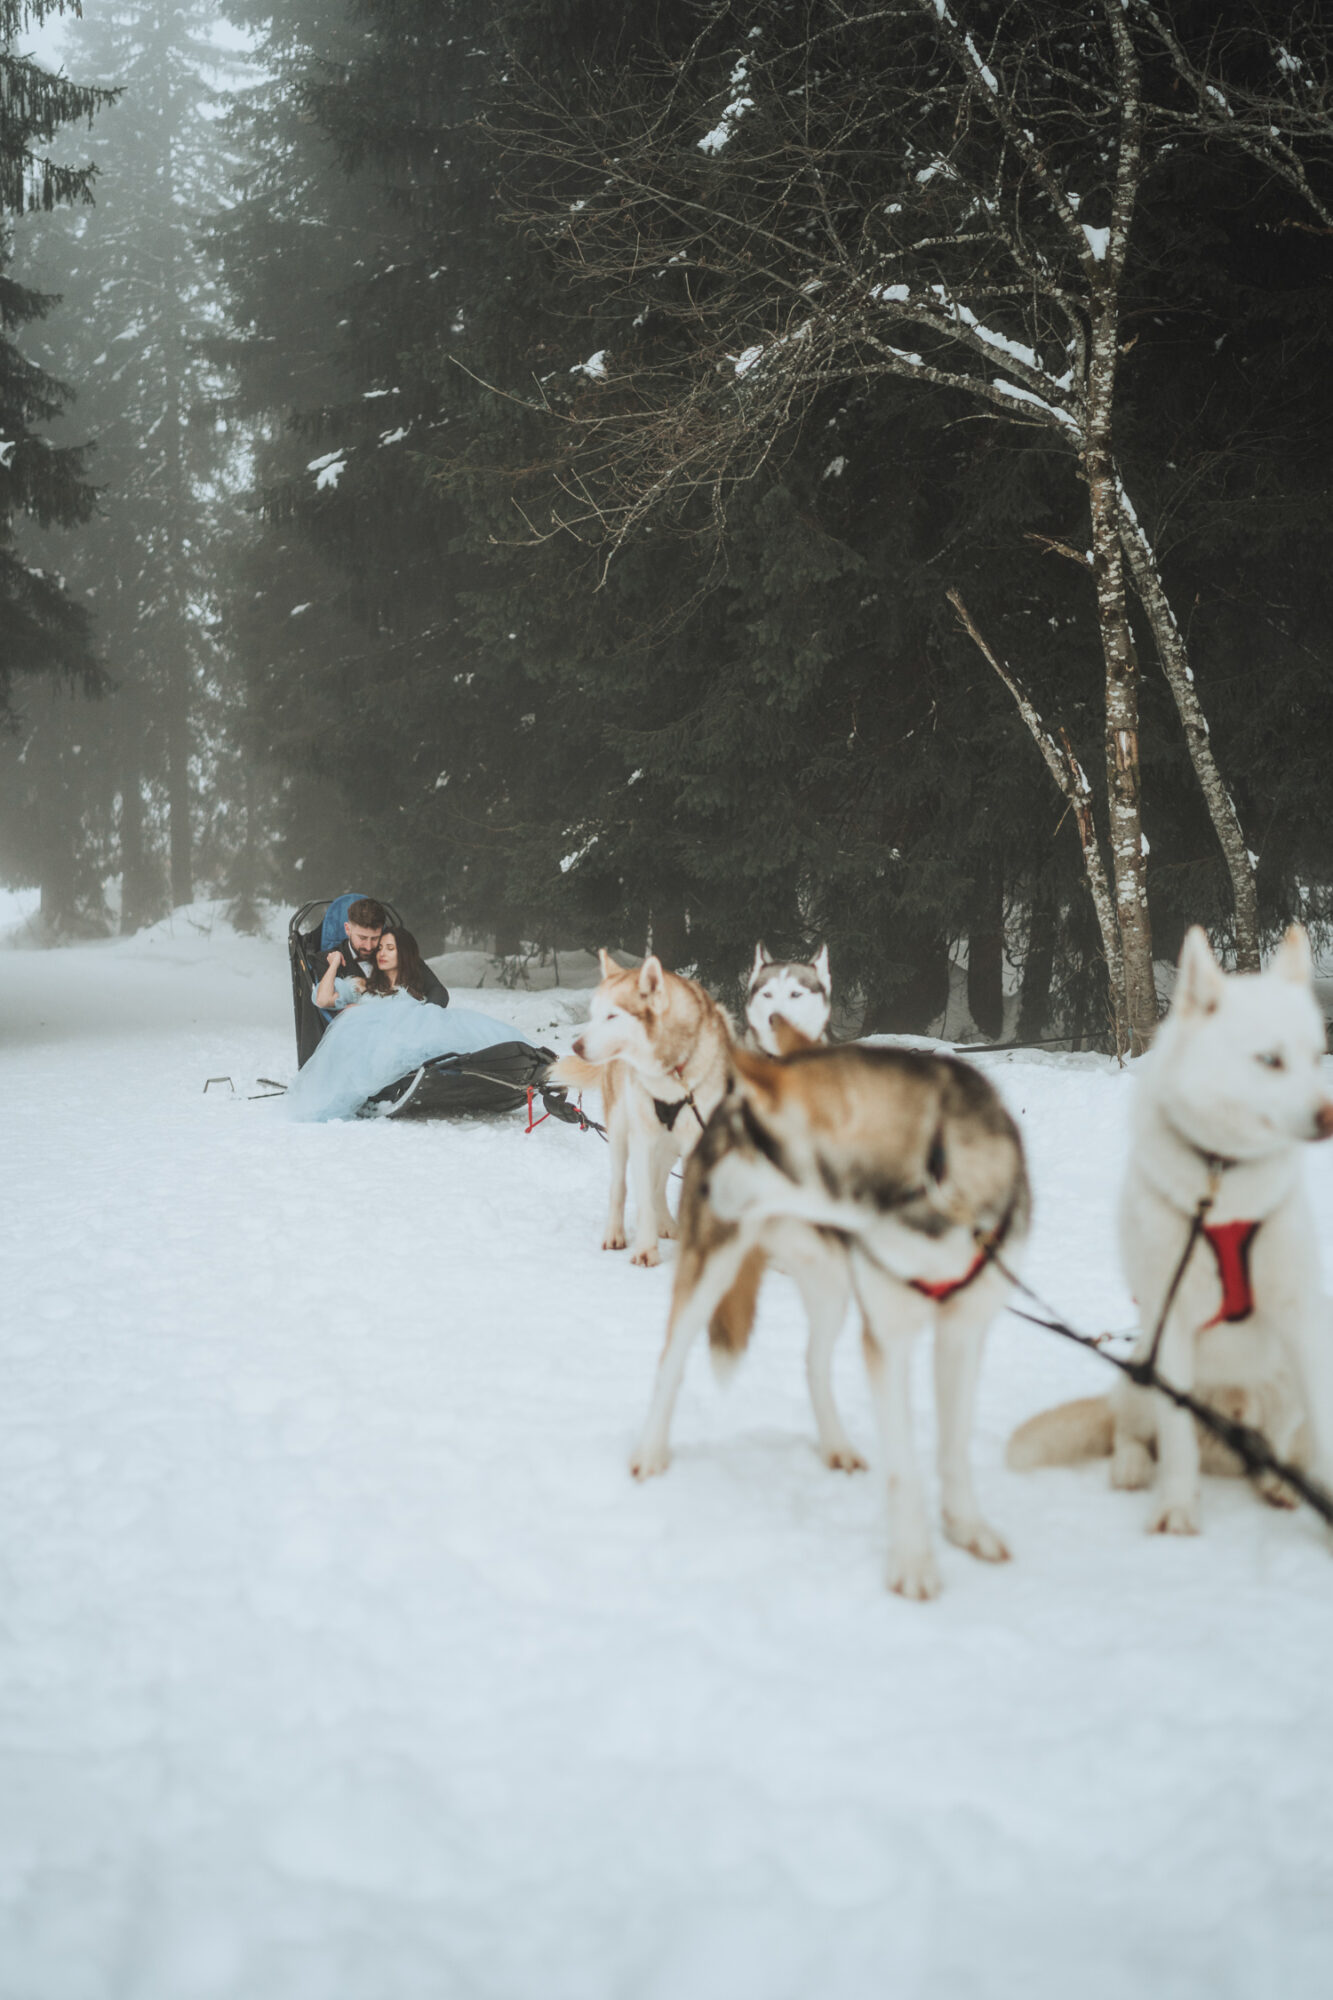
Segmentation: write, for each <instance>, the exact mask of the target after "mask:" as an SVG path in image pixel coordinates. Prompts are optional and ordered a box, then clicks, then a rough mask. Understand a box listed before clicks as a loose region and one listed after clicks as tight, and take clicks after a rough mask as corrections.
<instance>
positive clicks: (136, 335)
mask: <svg viewBox="0 0 1333 2000" xmlns="http://www.w3.org/2000/svg"><path fill="white" fill-rule="evenodd" d="M212 25H213V10H212V8H211V7H210V6H209V5H208V4H207V0H189V4H185V3H184V0H124V4H122V5H119V6H117V7H116V8H115V9H114V10H112V11H111V12H109V13H106V14H98V15H94V16H93V17H91V18H90V19H89V20H87V21H86V22H84V23H83V24H82V25H81V27H80V28H79V29H78V30H77V31H76V33H75V34H74V35H73V36H72V41H73V45H74V47H75V48H76V49H77V51H78V55H79V60H80V62H81V64H82V66H83V67H84V68H85V69H87V70H90V71H92V72H94V73H96V74H98V75H101V76H104V77H107V78H110V79H113V80H114V81H115V83H116V85H117V87H118V88H119V90H120V91H121V93H122V94H121V96H120V99H119V102H118V103H117V104H116V106H115V107H114V109H112V110H111V111H109V112H108V113H107V114H106V116H105V118H104V120H103V123H102V125H101V127H100V130H99V139H100V149H99V161H98V167H99V181H98V202H97V206H96V208H95V209H93V210H91V211H86V212H83V213H80V214H78V215H77V216H72V217H71V216H58V217H53V218H51V220H50V221H49V222H47V223H46V224H45V225H44V226H43V227H42V228H41V229H40V230H39V231H38V232H37V233H36V240H35V242H34V246H33V247H34V255H35V256H38V257H40V258H42V259H43V260H44V262H45V265H46V267H47V268H49V269H50V271H51V274H52V282H59V283H60V285H61V286H62V289H63V294H64V297H65V301H66V311H65V312H64V313H63V314H62V315H61V318H60V321H59V325H58V327H56V328H54V329H53V333H52V337H51V339H50V342H49V349H48V352H49V356H50V362H51V365H52V366H53V367H58V368H59V369H60V370H61V371H62V372H64V373H66V374H68V375H70V376H72V377H74V378H75V379H77V380H79V381H80V382H81V383H82V384H83V388H82V393H81V398H80V404H79V411H78V419H79V423H80V425H81V426H84V427H86V428H87V429H90V430H91V431H92V432H93V433H94V435H95V437H96V441H97V460H96V471H97V476H98V482H99V485H100V487H101V489H102V501H101V506H100V509H99V517H98V519H97V521H96V522H95V523H94V524H93V525H92V526H91V527H90V528H89V530H88V531H87V532H86V533H85V534H84V535H83V536H82V537H81V538H80V541H79V543H78V546H77V548H76V550H75V551H74V553H73V555H72V556H71V557H70V559H69V571H70V575H71V578H72V579H73V580H74V581H75V582H76V583H77V585H78V586H79V587H80V589H81V591H82V593H83V595H84V597H85V598H86V599H87V600H88V602H89V603H90V604H91V605H92V606H93V608H94V610H95V612H96V616H97V631H98V641H99V645H100V647H101V650H102V653H103V657H104V659H105V661H106V664H107V668H108V670H109V673H110V675H111V677H112V679H113V681H114V683H115V693H114V696H113V697H112V698H111V699H110V700H109V701H108V703H107V704H106V722H105V739H106V741H105V754H104V756H103V758H102V760H101V768H102V769H104V770H105V772H106V776H107V782H108V786H109V789H110V791H111V792H112V793H114V795H115V796H116V799H117V801H118V805H117V819H118V836H119V854H118V857H117V860H118V872H119V873H120V875H121V888H122V894H121V924H122V928H124V929H126V930H133V929H137V928H138V927H139V925H141V924H142V923H144V922H145V921H148V920H151V919H152V918H153V917H155V916H157V915H159V914H160V913H161V911H162V909H163V908H164V907H169V906H170V905H178V904H181V903H187V902H189V901H190V900H191V899H192V897H193V894H194V879H195V850H196V846H197V844H198V842H199V840H200V839H201V838H202V837H204V835H205V833H206V830H207V829H208V828H209V826H210V825H211V824H215V814H216V811H217V809H218V807H219V805H225V801H218V800H216V799H214V798H213V797H212V792H213V789H214V780H215V776H216V764H217V752H218V750H219V747H220V745H219V737H220V735H225V730H224V729H221V728H220V724H221V722H222V718H223V715H224V714H225V712H226V709H227V699H226V684H227V662H226V659H225V656H224V654H223V653H222V651H221V650H220V648H219V645H218V640H217V634H216V622H215V621H216V608H215V607H216V596H217V589H218V572H219V570H220V569H222V568H224V567H225V547H226V542H225V536H224V534H223V531H222V523H223V520H224V518H225V516H224V514H223V512H222V506H221V500H222V494H223V493H224V492H225V489H226V487H227V485H228V482H229V479H230V480H234V477H235V473H234V472H233V471H231V469H230V468H229V465H228V459H229V456H230V455H231V454H232V453H233V451H234V447H233V445H232V442H231V440H230V438H229V436H228V434H227V432H226V429H225V427H220V425H219V421H218V420H217V418H216V416H215V413H214V406H215V405H216V402H217V396H218V389H219V383H218V379H217V376H216V372H215V370H214V369H213V367H212V364H211V363H209V362H208V361H206V360H205V359H204V357H203V355H202V353H201V348H202V345H203V343H204V341H205V339H206V338H207V336H208V335H209V334H210V333H212V332H213V331H215V330H216V327H217V323H218V311H217V306H216V303H215V297H214V284H213V279H212V272H211V269H210V266H209V264H208V261H207V259H206V257H205V255H204V253H203V250H202V248H201V245H200V243H199V240H198V237H199V230H200V226H201V219H202V217H203V216H204V214H205V213H207V212H209V211H211V210H212V209H213V208H214V206H215V205H216V203H217V202H218V201H219V200H220V198H221V196H222V193H223V190H224V187H225V183H226V175H227V172H228V156H227V153H226V149H225V145H224V143H223V132H222V126H221V124H220V122H219V120H218V118H217V116H216V115H215V113H216V109H217V96H218V89H217V80H218V75H219V71H220V70H221V69H222V68H223V67H224V59H223V57H222V55H221V53H220V51H219V49H218V48H217V46H216V45H215V43H214V42H213V41H212V39H211V29H212ZM163 846H165V850H166V855H165V859H166V867H165V868H164V867H163V865H162V855H161V849H162V848H163Z"/></svg>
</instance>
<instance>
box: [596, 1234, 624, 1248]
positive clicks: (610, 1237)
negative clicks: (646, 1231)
mask: <svg viewBox="0 0 1333 2000" xmlns="http://www.w3.org/2000/svg"><path fill="white" fill-rule="evenodd" d="M625 1241H626V1238H625V1232H624V1230H623V1229H608V1230H607V1232H606V1234H605V1236H604V1237H603V1238H602V1248H603V1250H623V1249H624V1248H625Z"/></svg>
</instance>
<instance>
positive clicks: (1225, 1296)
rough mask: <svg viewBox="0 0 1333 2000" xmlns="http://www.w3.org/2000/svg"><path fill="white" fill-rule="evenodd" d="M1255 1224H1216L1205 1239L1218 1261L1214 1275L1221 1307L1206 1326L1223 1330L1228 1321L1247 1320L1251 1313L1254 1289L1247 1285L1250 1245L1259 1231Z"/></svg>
mask: <svg viewBox="0 0 1333 2000" xmlns="http://www.w3.org/2000/svg"><path fill="white" fill-rule="evenodd" d="M1258 1227H1259V1225H1258V1223H1257V1222H1219V1223H1215V1224H1214V1225H1213V1227H1212V1228H1211V1229H1209V1228H1207V1227H1205V1229H1204V1232H1203V1233H1204V1235H1205V1236H1206V1237H1207V1238H1208V1241H1209V1243H1210V1244H1211V1245H1212V1250H1213V1255H1214V1257H1215V1258H1216V1259H1217V1275H1218V1277H1219V1278H1220V1279H1221V1281H1222V1304H1221V1306H1220V1308H1219V1309H1218V1311H1217V1312H1215V1313H1214V1314H1213V1316H1212V1318H1211V1319H1210V1320H1207V1321H1205V1325H1207V1326H1222V1325H1224V1324H1226V1323H1228V1322H1230V1321H1231V1320H1237V1319H1248V1318H1249V1316H1250V1314H1251V1313H1252V1312H1253V1311H1254V1287H1253V1285H1252V1284H1251V1283H1250V1245H1251V1244H1252V1243H1253V1241H1254V1238H1255V1232H1256V1231H1257V1230H1258Z"/></svg>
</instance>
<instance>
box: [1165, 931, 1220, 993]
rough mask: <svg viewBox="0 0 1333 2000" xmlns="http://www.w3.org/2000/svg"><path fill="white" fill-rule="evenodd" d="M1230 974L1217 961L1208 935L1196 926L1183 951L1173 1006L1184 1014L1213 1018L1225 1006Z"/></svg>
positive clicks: (1188, 936)
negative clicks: (1226, 982) (1224, 995)
mask: <svg viewBox="0 0 1333 2000" xmlns="http://www.w3.org/2000/svg"><path fill="white" fill-rule="evenodd" d="M1225 979H1226V974H1225V973H1224V972H1223V970H1222V968H1221V966H1220V965H1219V964H1218V962H1217V960H1216V959H1215V958H1214V957H1213V948H1212V946H1211V945H1210V944H1209V942H1208V933H1207V932H1206V931H1205V930H1204V929H1203V928H1202V926H1201V925H1199V924H1192V925H1191V926H1190V928H1189V930H1187V931H1186V933H1185V942H1184V944H1183V945H1182V946H1181V947H1180V972H1179V976H1178V977H1177V979H1176V990H1175V994H1174V995H1173V998H1172V1006H1173V1008H1174V1009H1175V1011H1176V1012H1177V1013H1180V1014H1212V1013H1215V1012H1216V1010H1217V1008H1218V1006H1219V1004H1220V1003H1221V999H1222V993H1223V990H1224V982H1225Z"/></svg>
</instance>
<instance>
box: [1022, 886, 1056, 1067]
mask: <svg viewBox="0 0 1333 2000" xmlns="http://www.w3.org/2000/svg"><path fill="white" fill-rule="evenodd" d="M1054 971H1055V907H1054V904H1053V903H1052V901H1051V897H1050V892H1049V890H1047V889H1046V888H1044V887H1040V886H1039V887H1038V888H1037V890H1036V892H1035V893H1034V895H1033V898H1032V907H1031V909H1030V911H1029V913H1028V941H1027V951H1026V952H1025V954H1024V957H1023V983H1022V986H1021V988H1020V990H1019V997H1018V1026H1017V1028H1016V1029H1015V1031H1014V1037H1015V1040H1017V1041H1020V1042H1039V1041H1040V1040H1041V1038H1042V1036H1043V1035H1044V1034H1045V1033H1046V1029H1047V1027H1048V1026H1049V1024H1050V1019H1051V979H1052V976H1053V974H1054Z"/></svg>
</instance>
